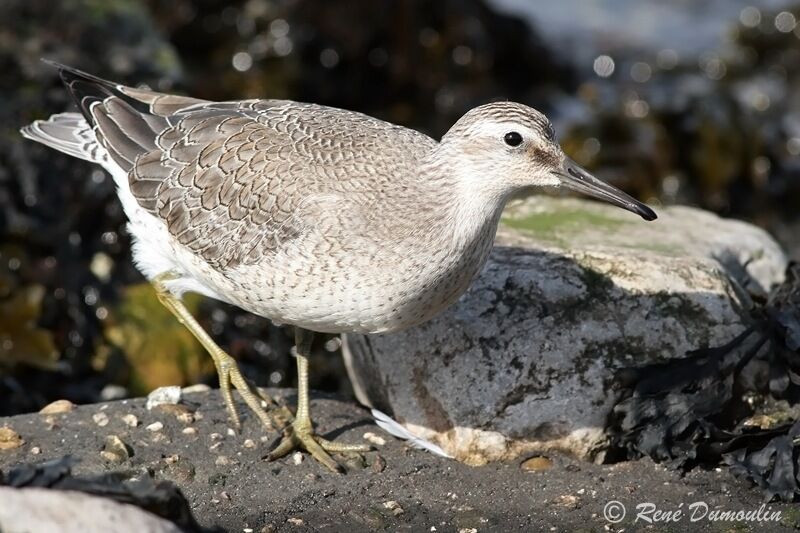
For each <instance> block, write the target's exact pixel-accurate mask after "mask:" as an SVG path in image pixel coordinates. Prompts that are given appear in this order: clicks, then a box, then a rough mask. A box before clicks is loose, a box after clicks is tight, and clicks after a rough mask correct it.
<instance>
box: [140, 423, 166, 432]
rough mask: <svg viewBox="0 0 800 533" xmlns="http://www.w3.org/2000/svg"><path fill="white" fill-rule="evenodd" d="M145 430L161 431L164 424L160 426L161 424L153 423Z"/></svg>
mask: <svg viewBox="0 0 800 533" xmlns="http://www.w3.org/2000/svg"><path fill="white" fill-rule="evenodd" d="M145 429H146V430H147V431H153V432H155V431H161V430H162V429H164V424H162V423H161V422H153V423H152V424H150V425H149V426H147V427H146V428H145Z"/></svg>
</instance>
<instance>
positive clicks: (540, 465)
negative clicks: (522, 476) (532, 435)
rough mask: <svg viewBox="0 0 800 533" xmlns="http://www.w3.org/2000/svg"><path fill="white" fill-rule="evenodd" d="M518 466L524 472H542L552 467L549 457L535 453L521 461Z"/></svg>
mask: <svg viewBox="0 0 800 533" xmlns="http://www.w3.org/2000/svg"><path fill="white" fill-rule="evenodd" d="M519 467H520V468H521V469H523V470H525V471H526V472H542V471H544V470H550V469H551V468H552V467H553V461H552V460H551V459H550V458H549V457H545V456H543V455H536V456H534V457H531V458H530V459H526V460H525V461H523V462H522V464H520V465H519Z"/></svg>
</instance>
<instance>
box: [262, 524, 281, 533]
mask: <svg viewBox="0 0 800 533" xmlns="http://www.w3.org/2000/svg"><path fill="white" fill-rule="evenodd" d="M277 530H278V528H277V527H276V526H275V524H267V525H266V526H264V527H262V528H261V532H260V533H273V532H275V531H277Z"/></svg>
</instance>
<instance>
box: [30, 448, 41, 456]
mask: <svg viewBox="0 0 800 533" xmlns="http://www.w3.org/2000/svg"><path fill="white" fill-rule="evenodd" d="M40 453H42V449H41V448H39V447H38V446H34V447H33V448H31V454H32V455H39V454H40Z"/></svg>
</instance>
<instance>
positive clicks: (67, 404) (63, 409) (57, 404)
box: [39, 400, 75, 415]
mask: <svg viewBox="0 0 800 533" xmlns="http://www.w3.org/2000/svg"><path fill="white" fill-rule="evenodd" d="M73 409H75V404H74V403H72V402H71V401H69V400H56V401H54V402H52V403H49V404H47V405H45V406H44V407H42V408H41V410H39V414H40V415H57V414H61V413H69V412H70V411H72V410H73Z"/></svg>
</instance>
